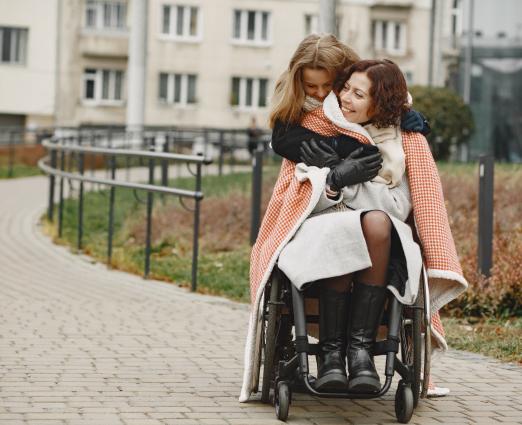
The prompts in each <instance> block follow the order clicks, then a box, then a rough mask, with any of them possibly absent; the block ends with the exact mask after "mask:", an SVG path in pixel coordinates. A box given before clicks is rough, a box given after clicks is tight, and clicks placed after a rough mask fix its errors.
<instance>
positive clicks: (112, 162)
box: [107, 155, 116, 266]
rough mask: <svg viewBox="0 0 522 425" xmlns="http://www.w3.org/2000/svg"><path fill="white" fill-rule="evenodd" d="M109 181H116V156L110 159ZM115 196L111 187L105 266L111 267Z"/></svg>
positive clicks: (114, 191)
mask: <svg viewBox="0 0 522 425" xmlns="http://www.w3.org/2000/svg"><path fill="white" fill-rule="evenodd" d="M110 168H111V180H115V179H116V156H115V155H112V156H111V158H110ZM115 195H116V188H115V187H114V186H111V189H110V192H109V229H108V230H109V235H108V241H107V264H108V265H109V266H111V265H112V234H113V232H114V198H115Z"/></svg>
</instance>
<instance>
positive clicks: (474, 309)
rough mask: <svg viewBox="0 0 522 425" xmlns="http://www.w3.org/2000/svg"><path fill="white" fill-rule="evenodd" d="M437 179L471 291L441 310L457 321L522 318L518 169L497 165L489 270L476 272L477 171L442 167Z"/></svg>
mask: <svg viewBox="0 0 522 425" xmlns="http://www.w3.org/2000/svg"><path fill="white" fill-rule="evenodd" d="M439 170H440V174H441V180H442V184H443V189H444V195H445V198H446V206H447V208H448V216H449V220H450V226H451V230H452V233H453V237H454V239H455V244H456V247H457V253H458V254H459V257H460V260H461V264H462V269H463V272H464V276H465V277H466V279H467V280H468V282H469V288H468V290H467V291H466V292H464V294H462V295H461V296H460V297H459V298H457V299H456V300H455V301H453V302H452V303H450V304H449V305H448V306H447V307H446V308H445V310H446V311H450V312H451V313H452V314H453V315H455V316H458V317H469V316H479V317H480V316H482V317H492V316H495V317H510V316H518V317H522V286H521V285H520V282H522V267H520V264H522V216H521V215H520V205H521V204H522V192H521V191H520V189H519V188H520V182H521V181H522V167H520V166H507V165H499V164H497V165H496V166H495V181H494V185H495V187H494V224H493V225H494V227H493V229H494V232H493V268H492V270H491V277H490V278H486V277H484V276H482V275H480V274H479V273H478V271H477V270H478V263H477V245H478V242H477V232H478V194H477V185H478V167H477V166H476V164H475V165H473V166H470V165H461V166H456V165H450V166H442V167H441V166H440V165H439Z"/></svg>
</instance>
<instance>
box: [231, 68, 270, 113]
mask: <svg viewBox="0 0 522 425" xmlns="http://www.w3.org/2000/svg"><path fill="white" fill-rule="evenodd" d="M235 81H239V87H238V93H237V104H234V99H235V86H236V84H235ZM262 81H264V82H265V83H264V85H265V87H264V91H265V98H264V99H262V98H261V97H260V93H261V85H262V83H261V82H262ZM249 83H251V90H250V93H249V92H248V90H247V87H248V85H249ZM269 84H270V80H269V78H267V77H251V76H242V77H240V76H232V77H231V79H230V106H231V108H232V109H233V110H236V111H247V112H251V111H262V110H265V109H266V108H267V107H268V93H269ZM248 98H250V104H247V100H248ZM261 100H263V103H264V105H260V103H261Z"/></svg>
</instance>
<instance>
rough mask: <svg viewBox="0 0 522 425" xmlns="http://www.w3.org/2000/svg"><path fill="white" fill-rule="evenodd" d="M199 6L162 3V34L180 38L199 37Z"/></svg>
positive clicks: (191, 38) (190, 38) (192, 38)
mask: <svg viewBox="0 0 522 425" xmlns="http://www.w3.org/2000/svg"><path fill="white" fill-rule="evenodd" d="M199 20H200V13H199V7H195V6H174V5H164V6H163V9H162V20H161V32H162V34H165V35H168V36H170V37H174V38H176V39H180V40H194V39H198V38H200V31H199V29H200V27H201V24H200V22H199Z"/></svg>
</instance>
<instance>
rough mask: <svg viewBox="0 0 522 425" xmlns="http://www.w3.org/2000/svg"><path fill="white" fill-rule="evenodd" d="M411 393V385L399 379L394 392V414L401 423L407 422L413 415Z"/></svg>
mask: <svg viewBox="0 0 522 425" xmlns="http://www.w3.org/2000/svg"><path fill="white" fill-rule="evenodd" d="M413 409H414V407H413V393H412V391H411V387H410V386H409V385H408V384H406V383H404V381H402V380H400V381H399V386H398V387H397V392H396V393H395V416H396V417H397V420H398V421H399V422H400V423H401V424H407V423H408V422H409V421H410V419H411V417H412V415H413Z"/></svg>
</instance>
